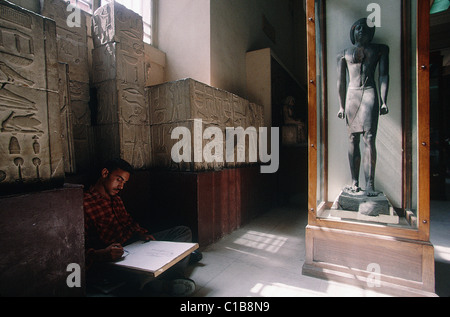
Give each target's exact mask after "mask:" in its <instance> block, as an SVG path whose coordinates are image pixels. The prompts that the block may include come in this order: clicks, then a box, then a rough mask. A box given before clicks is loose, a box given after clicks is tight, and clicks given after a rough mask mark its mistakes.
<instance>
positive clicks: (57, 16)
mask: <svg viewBox="0 0 450 317" xmlns="http://www.w3.org/2000/svg"><path fill="white" fill-rule="evenodd" d="M41 3H42V8H41V14H42V15H43V16H46V17H49V18H51V19H53V20H54V21H55V22H56V33H57V47H58V60H59V61H61V62H65V63H67V64H68V65H69V71H70V78H71V80H75V81H79V82H84V83H89V61H88V43H87V25H86V17H87V13H86V12H84V11H83V10H80V11H79V14H80V19H79V21H78V22H79V23H80V24H79V26H73V25H72V24H69V23H68V19H69V22H73V19H72V18H71V16H70V15H71V14H72V13H73V11H72V10H67V9H68V5H69V3H68V2H65V1H63V0H43V1H41Z"/></svg>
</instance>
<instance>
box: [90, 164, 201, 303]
mask: <svg viewBox="0 0 450 317" xmlns="http://www.w3.org/2000/svg"><path fill="white" fill-rule="evenodd" d="M132 173H133V168H132V167H131V165H130V164H129V163H127V162H126V161H124V160H122V159H114V160H111V161H109V162H107V163H106V164H105V165H104V167H103V169H102V170H101V174H100V176H99V178H98V179H97V181H96V183H95V184H94V185H93V186H91V187H90V188H89V189H88V190H87V191H86V192H85V193H84V201H83V207H84V217H85V240H86V241H85V247H86V267H87V277H88V282H89V281H90V280H96V279H97V281H98V277H99V275H100V276H102V277H100V279H101V280H102V279H105V276H106V278H108V277H109V278H111V277H116V278H117V276H118V274H119V273H118V272H117V271H114V272H111V270H108V269H107V266H104V265H102V264H104V263H106V262H111V261H117V260H119V259H120V258H121V257H122V255H123V253H124V250H123V246H125V245H127V244H130V243H132V242H135V241H139V240H141V241H150V240H159V241H173V242H192V233H191V230H190V229H189V228H187V227H184V226H178V227H174V228H171V229H168V230H165V231H162V232H158V233H154V234H150V233H149V232H148V230H146V229H144V228H142V227H141V226H140V225H139V224H138V223H137V222H136V221H134V220H133V218H132V217H131V215H130V214H129V213H128V212H127V211H126V209H125V206H124V203H123V201H122V199H121V198H120V196H119V193H120V191H121V190H122V189H123V188H124V186H125V184H126V183H127V182H128V180H129V178H130V176H131V174H132ZM189 258H190V262H191V263H192V262H196V261H199V260H200V259H201V253H200V252H198V251H195V252H193V253H192V254H191V255H190V256H189V257H188V258H186V259H184V260H183V261H181V262H179V263H178V264H177V265H176V266H174V267H173V268H172V269H171V270H169V271H170V272H167V273H168V274H166V275H168V276H170V280H169V281H167V283H164V287H161V288H162V289H161V291H165V292H167V294H168V295H189V294H191V293H192V292H193V291H194V290H195V283H194V282H193V281H192V280H190V279H187V278H185V277H184V269H185V268H186V266H187V263H188V261H189ZM129 277H130V276H128V277H127V279H128V278H129ZM160 284H161V283H160Z"/></svg>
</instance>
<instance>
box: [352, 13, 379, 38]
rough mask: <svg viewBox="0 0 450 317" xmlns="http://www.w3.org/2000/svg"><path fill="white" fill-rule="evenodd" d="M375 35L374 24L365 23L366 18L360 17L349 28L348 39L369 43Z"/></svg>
mask: <svg viewBox="0 0 450 317" xmlns="http://www.w3.org/2000/svg"><path fill="white" fill-rule="evenodd" d="M374 36H375V26H373V27H370V26H369V25H368V24H367V18H362V19H359V20H358V21H356V22H355V23H353V25H352V27H351V29H350V40H351V41H352V44H355V43H370V42H371V41H372V39H373V37H374Z"/></svg>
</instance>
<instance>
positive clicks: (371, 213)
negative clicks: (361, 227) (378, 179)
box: [330, 187, 399, 224]
mask: <svg viewBox="0 0 450 317" xmlns="http://www.w3.org/2000/svg"><path fill="white" fill-rule="evenodd" d="M330 216H332V217H339V218H343V219H356V220H364V221H372V222H380V223H388V224H398V223H399V217H398V215H397V214H396V212H395V211H394V208H393V207H392V205H391V204H390V202H389V200H388V199H387V197H386V195H385V194H384V193H382V192H378V193H376V194H374V193H370V194H369V195H368V193H367V192H366V191H364V190H360V191H353V190H351V189H349V188H348V187H346V188H344V189H343V190H342V191H341V193H340V194H339V196H338V197H337V198H336V200H335V202H334V203H333V206H332V207H331V212H330Z"/></svg>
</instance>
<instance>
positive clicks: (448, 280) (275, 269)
mask: <svg viewBox="0 0 450 317" xmlns="http://www.w3.org/2000/svg"><path fill="white" fill-rule="evenodd" d="M431 213H432V222H431V240H432V243H433V244H434V246H435V254H436V293H437V295H439V296H450V230H448V228H449V227H450V202H447V201H436V202H432V208H431ZM306 223H307V219H306V215H305V214H304V211H303V210H301V209H299V208H292V207H291V208H288V207H284V208H277V209H274V210H272V211H270V212H267V213H265V214H263V215H262V216H260V217H259V218H257V219H255V220H254V221H252V222H251V223H250V224H248V225H246V226H244V227H242V228H241V229H239V230H237V231H235V232H233V233H232V234H230V235H228V236H226V237H224V238H223V239H222V240H220V241H219V242H217V243H215V244H213V245H211V246H208V247H206V248H205V249H204V250H203V260H202V261H201V262H200V263H198V264H197V265H196V266H193V267H192V266H191V267H190V270H191V275H190V277H191V278H192V279H193V280H195V282H196V284H197V290H196V293H195V294H194V296H196V297H248V296H251V297H258V296H263V297H278V296H283V297H294V296H295V297H305V296H307V297H309V296H314V297H316V296H327V297H332V296H340V297H342V296H352V297H378V296H387V295H385V294H381V293H377V292H376V291H375V289H370V288H367V289H362V288H358V287H354V286H349V285H345V284H340V283H337V282H333V281H326V280H322V279H317V278H312V277H308V276H304V275H302V273H301V270H302V265H303V263H304V259H305V240H304V237H305V227H306Z"/></svg>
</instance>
